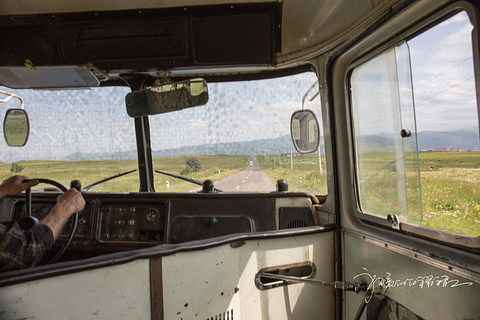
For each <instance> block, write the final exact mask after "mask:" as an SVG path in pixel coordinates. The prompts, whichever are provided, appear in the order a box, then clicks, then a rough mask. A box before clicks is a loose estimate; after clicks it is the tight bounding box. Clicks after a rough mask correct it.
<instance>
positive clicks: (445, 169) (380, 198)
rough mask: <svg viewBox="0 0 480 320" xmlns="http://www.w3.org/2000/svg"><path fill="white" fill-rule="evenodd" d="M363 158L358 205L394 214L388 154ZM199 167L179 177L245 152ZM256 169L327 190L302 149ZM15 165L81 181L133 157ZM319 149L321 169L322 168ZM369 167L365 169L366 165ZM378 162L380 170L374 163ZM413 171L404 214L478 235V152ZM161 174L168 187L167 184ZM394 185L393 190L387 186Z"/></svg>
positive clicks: (424, 158)
mask: <svg viewBox="0 0 480 320" xmlns="http://www.w3.org/2000/svg"><path fill="white" fill-rule="evenodd" d="M365 157H366V158H364V161H365V167H364V168H366V169H365V170H366V171H367V172H366V173H367V174H369V176H368V179H369V181H368V183H367V184H366V185H367V186H368V188H367V190H362V192H363V195H364V199H363V200H362V203H361V205H362V208H363V210H364V211H365V212H371V213H376V214H380V215H387V214H389V213H395V214H401V212H402V210H401V209H402V208H401V205H400V204H398V194H397V191H396V189H395V187H396V183H397V182H396V174H395V172H394V170H393V169H394V168H393V166H392V164H391V161H389V157H391V154H388V153H385V154H381V153H376V154H373V155H372V154H368V155H366V156H365ZM188 158H189V157H187V156H182V157H162V158H155V159H154V168H155V169H157V170H161V171H167V172H171V173H175V174H179V173H180V172H181V171H182V170H183V169H184V168H185V161H186V160H187V159H188ZM197 158H198V159H199V160H200V162H201V164H202V170H201V171H199V172H192V173H189V174H188V175H187V176H188V177H190V178H194V179H197V180H200V181H203V180H205V179H212V180H214V181H218V180H221V179H223V178H225V177H227V176H230V175H232V174H235V173H237V172H239V171H241V170H244V169H245V168H246V167H247V166H248V162H249V160H250V156H226V155H221V156H197ZM406 158H407V159H406V160H407V161H406V162H407V166H408V164H410V165H411V164H414V161H413V159H414V157H413V156H412V155H406ZM257 161H258V163H259V165H260V168H261V169H262V171H263V172H264V173H265V174H267V176H268V177H269V178H270V180H271V181H272V182H273V183H274V184H275V182H276V180H277V179H279V178H284V179H286V180H287V181H288V183H289V189H290V190H291V191H305V192H311V193H313V194H327V175H326V171H324V172H323V173H322V174H320V173H319V166H318V155H303V156H297V157H294V158H293V170H292V169H291V159H290V157H282V156H278V155H266V156H257ZM17 164H18V165H19V166H20V167H23V169H22V171H21V172H20V173H19V174H22V175H26V176H28V177H30V178H47V179H52V180H56V181H59V182H61V183H62V184H64V185H65V186H67V187H68V185H69V183H70V181H71V180H72V179H80V180H81V181H82V184H83V185H84V186H85V185H88V184H90V183H93V182H95V181H97V180H100V179H102V178H105V177H107V176H110V175H114V174H117V173H120V172H124V171H127V170H131V169H135V168H137V161H136V160H92V161H20V162H18V163H17ZM325 167H326V166H325V159H324V156H323V155H322V168H324V170H325ZM11 168H12V164H11V163H0V180H3V179H5V178H7V177H9V176H11V175H13V173H12V172H11V171H10V169H11ZM369 168H370V169H371V172H368V170H370V169H369ZM379 168H380V169H379ZM420 175H421V183H422V205H423V212H422V211H420V201H419V197H418V194H419V192H418V175H417V171H412V170H410V171H407V177H406V179H407V183H408V186H407V193H408V197H409V208H408V220H409V221H410V222H415V223H420V222H421V224H422V225H424V226H427V227H432V228H436V229H440V230H445V231H450V232H454V233H458V234H464V235H469V236H479V235H480V152H478V151H476V152H421V153H420ZM167 181H168V187H167ZM196 187H197V186H196V185H194V184H192V183H189V182H185V181H181V180H179V179H175V178H172V177H168V176H164V175H160V174H155V190H156V191H157V192H186V191H189V190H192V189H194V188H196ZM138 190H139V185H138V172H134V173H131V174H129V175H126V176H123V177H120V178H117V179H114V180H111V181H109V182H106V183H104V184H101V185H98V186H96V187H94V188H93V189H91V191H98V192H104V191H105V192H137V191H138ZM392 190H394V192H393V191H392Z"/></svg>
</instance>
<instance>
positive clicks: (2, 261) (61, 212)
mask: <svg viewBox="0 0 480 320" xmlns="http://www.w3.org/2000/svg"><path fill="white" fill-rule="evenodd" d="M27 179H28V178H27V177H22V176H14V177H10V178H8V179H6V180H5V181H4V182H3V183H2V184H1V185H0V196H1V197H4V196H6V195H15V194H17V193H19V192H21V191H23V190H25V189H27V188H28V187H26V188H25V186H27V185H30V186H33V185H36V184H38V181H36V182H35V181H34V182H32V184H29V182H26V183H22V181H24V180H27ZM15 192H16V193H15ZM1 197H0V198H1ZM84 206H85V201H84V199H83V197H82V195H81V193H80V192H78V191H77V190H75V189H70V190H68V191H67V192H66V193H65V194H63V195H61V196H59V197H58V198H57V204H56V205H55V207H54V208H53V209H52V210H51V211H50V213H49V214H48V215H47V216H46V217H45V218H44V219H43V220H42V221H41V222H40V223H39V224H38V225H36V226H34V227H32V228H30V229H29V230H21V229H20V227H19V225H18V224H17V223H16V222H13V221H10V222H7V223H1V224H0V271H7V270H13V269H21V268H27V267H33V266H35V265H36V264H37V263H38V262H39V261H40V259H41V258H42V257H43V255H44V253H45V252H46V251H47V250H48V249H49V248H50V247H51V246H52V245H53V242H54V240H55V239H57V238H58V235H59V234H60V232H61V231H62V229H63V227H64V225H65V223H66V221H67V220H68V218H69V217H70V216H71V215H72V214H74V213H75V212H78V211H81V210H82V209H83V208H84Z"/></svg>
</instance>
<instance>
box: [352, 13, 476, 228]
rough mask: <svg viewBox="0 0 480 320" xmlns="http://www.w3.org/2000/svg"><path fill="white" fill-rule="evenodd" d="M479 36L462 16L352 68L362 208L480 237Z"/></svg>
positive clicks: (454, 17)
mask: <svg viewBox="0 0 480 320" xmlns="http://www.w3.org/2000/svg"><path fill="white" fill-rule="evenodd" d="M472 30H473V26H472V24H471V23H470V20H469V17H468V15H467V13H466V12H460V13H458V14H456V15H454V16H452V17H451V18H449V19H447V20H445V21H444V22H442V23H440V24H438V25H437V26H435V27H433V28H431V29H430V30H428V31H426V32H424V33H422V34H420V35H419V36H417V37H415V38H413V39H411V40H409V41H408V42H406V43H403V44H401V45H399V46H397V47H396V48H392V49H390V50H389V51H387V52H384V53H382V54H380V55H379V56H377V57H375V58H374V59H372V60H370V61H368V62H366V63H364V64H362V65H361V66H359V67H357V68H355V70H354V71H353V73H352V77H351V84H352V109H353V125H354V134H355V144H356V145H355V147H356V162H357V177H358V186H357V188H358V190H359V191H358V193H359V202H360V205H361V209H362V210H363V211H364V212H366V213H372V214H378V215H385V214H389V213H391V214H400V215H403V221H409V222H414V223H419V224H422V225H424V226H427V227H431V228H435V229H439V230H445V231H449V232H452V233H458V234H463V235H469V236H478V235H480V192H479V190H478V189H479V188H478V186H479V185H480V143H479V141H480V138H479V125H478V123H479V116H478V103H477V98H476V86H475V75H474V67H473V58H472V57H473V54H472V53H473V49H472V48H473V47H472V40H471V39H472ZM410 60H411V61H410ZM412 84H413V85H412ZM412 88H413V89H412ZM399 132H400V135H398V133H399ZM399 136H400V137H401V138H399ZM400 145H402V148H400V147H399V146H400ZM401 149H403V151H400V150H401ZM402 166H403V167H402ZM415 168H416V171H417V172H415ZM406 218H408V219H406ZM400 220H401V221H402V219H400Z"/></svg>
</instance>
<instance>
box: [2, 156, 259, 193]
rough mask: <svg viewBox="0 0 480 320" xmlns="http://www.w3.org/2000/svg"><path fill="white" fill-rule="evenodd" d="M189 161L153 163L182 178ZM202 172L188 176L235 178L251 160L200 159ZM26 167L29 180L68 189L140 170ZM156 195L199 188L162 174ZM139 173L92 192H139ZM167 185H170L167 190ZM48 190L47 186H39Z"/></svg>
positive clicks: (95, 165) (121, 164)
mask: <svg viewBox="0 0 480 320" xmlns="http://www.w3.org/2000/svg"><path fill="white" fill-rule="evenodd" d="M188 158H189V157H187V156H182V157H162V158H155V159H154V160H153V163H154V168H155V169H157V170H161V171H166V172H171V173H175V174H179V173H180V171H181V170H182V169H184V168H185V166H186V165H185V161H186V160H187V159H188ZM197 158H198V159H199V160H200V162H201V164H202V170H201V171H199V172H192V173H190V174H188V177H189V178H194V179H197V180H200V181H203V180H205V179H212V180H214V181H216V180H220V179H223V178H224V177H227V176H229V175H232V174H235V173H237V172H239V171H241V170H243V169H245V168H246V167H247V166H248V162H249V160H250V157H249V156H223V155H222V156H197ZM17 164H18V165H20V166H21V167H23V169H22V171H21V172H19V173H18V174H21V175H25V176H28V177H29V178H31V179H33V178H46V179H51V180H55V181H58V182H60V183H62V184H63V185H64V186H66V187H68V186H69V185H70V181H71V180H74V179H79V180H81V182H82V185H83V186H86V185H88V184H91V183H93V182H95V181H98V180H100V179H102V178H106V177H108V176H111V175H115V174H118V173H120V172H125V171H128V170H132V169H136V168H137V166H138V165H137V160H88V161H41V160H38V161H19V162H17ZM11 167H12V164H11V163H0V180H1V181H3V180H4V179H5V178H7V177H9V176H11V175H13V173H12V172H11V171H10V169H11ZM154 179H155V191H157V192H184V191H188V190H190V189H193V188H195V187H196V185H195V184H192V183H190V182H186V181H182V180H179V179H176V178H172V177H168V176H165V175H161V174H155V177H154ZM138 180H139V178H138V172H133V173H131V174H128V175H125V176H122V177H119V178H116V179H114V180H110V181H107V182H105V183H102V184H100V185H97V186H95V187H93V188H92V189H91V191H97V192H138V190H139V183H138ZM166 181H168V182H169V187H167V183H166ZM39 187H45V186H41V185H40V186H39Z"/></svg>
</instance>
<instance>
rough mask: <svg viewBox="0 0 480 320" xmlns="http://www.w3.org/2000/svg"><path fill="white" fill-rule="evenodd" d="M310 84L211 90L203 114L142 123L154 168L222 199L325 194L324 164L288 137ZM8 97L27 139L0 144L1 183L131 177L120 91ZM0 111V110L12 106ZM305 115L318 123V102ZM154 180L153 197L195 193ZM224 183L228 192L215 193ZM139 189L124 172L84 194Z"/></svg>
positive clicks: (134, 176)
mask: <svg viewBox="0 0 480 320" xmlns="http://www.w3.org/2000/svg"><path fill="white" fill-rule="evenodd" d="M315 81H316V75H315V73H312V72H309V73H304V74H298V75H294V76H291V77H284V78H278V79H270V80H263V81H260V80H259V81H245V82H236V83H232V82H229V83H211V84H209V88H208V89H209V95H210V99H209V102H208V104H207V105H205V106H199V107H194V108H190V109H185V110H182V111H177V112H171V113H166V114H161V115H155V116H151V117H149V120H150V130H151V146H152V150H153V157H154V159H153V162H154V169H156V170H161V171H167V172H170V173H174V174H183V175H186V176H188V177H191V178H194V179H197V180H200V181H204V180H205V179H212V180H213V181H214V182H215V184H216V185H217V187H218V189H221V190H225V191H239V192H241V191H248V192H250V191H274V190H275V189H276V187H275V185H276V181H277V180H278V179H281V178H282V179H286V180H287V181H288V183H289V186H290V190H295V191H308V192H312V193H317V194H326V192H327V188H326V177H327V175H326V173H325V172H320V168H325V164H323V165H322V164H321V163H319V159H320V158H321V159H322V161H325V157H324V156H323V154H322V155H319V154H312V155H304V156H300V155H296V154H295V153H294V150H295V149H294V148H293V143H292V139H291V137H290V118H291V115H292V113H293V112H294V111H295V110H298V109H301V106H302V98H303V95H304V94H305V92H306V91H307V90H308V88H310V86H311V85H312V83H314V82H315ZM0 89H1V88H0ZM10 91H12V90H10ZM13 91H14V92H13V93H15V94H18V95H19V96H21V97H22V98H23V99H24V101H25V109H26V110H27V111H28V113H29V118H30V126H31V131H30V138H29V141H28V143H27V145H26V146H25V147H23V148H9V147H7V145H6V144H5V142H4V141H3V139H1V140H2V142H1V143H0V149H1V150H2V153H1V154H0V181H2V180H3V179H5V178H7V177H8V176H10V175H13V174H18V173H20V174H22V175H26V176H28V177H30V178H48V179H53V180H56V181H59V182H61V183H62V184H64V185H65V186H67V187H68V186H69V184H70V181H71V180H74V179H78V180H80V181H81V182H82V184H83V186H87V185H89V184H92V183H94V182H96V181H98V180H101V179H104V178H106V177H109V176H113V175H116V174H119V173H123V172H127V171H130V170H134V169H137V167H138V163H137V151H136V139H135V129H134V120H133V119H132V118H130V117H129V116H128V115H127V112H126V105H125V96H126V94H127V93H128V92H129V91H130V90H129V89H128V88H126V87H99V88H94V89H91V90H67V91H34V90H13ZM17 104H18V102H17ZM1 106H2V107H3V106H5V110H6V109H7V108H11V107H14V106H13V105H10V104H9V103H6V104H2V105H1ZM306 107H307V108H309V109H312V110H314V111H315V112H316V113H317V118H318V119H321V115H320V112H321V107H320V98H317V99H315V100H314V101H312V102H309V103H308V104H307V105H306ZM2 134H3V133H2ZM322 139H323V138H322ZM1 144H3V145H1ZM323 152H324V149H323V142H322V153H323ZM192 158H193V159H192ZM187 160H190V161H188V164H187ZM242 172H243V173H245V172H246V173H247V174H246V175H245V177H244V178H243V179H241V180H238V179H237V178H232V177H233V176H235V175H236V174H239V173H242ZM249 173H251V175H249ZM247 176H248V179H246V177H247ZM227 178H228V179H227ZM154 179H155V189H156V191H157V192H187V191H192V190H193V191H195V190H197V189H196V188H197V185H195V184H192V183H189V182H185V181H181V180H178V179H175V178H172V177H167V176H165V175H160V174H155V177H154ZM229 180H230V181H233V182H232V183H231V185H230V184H228V185H227V186H225V187H224V188H221V187H220V186H221V184H222V182H223V183H225V181H227V182H228V181H229ZM243 180H250V181H254V183H248V184H247V182H243ZM221 181H222V182H221ZM255 182H258V183H255ZM39 187H41V188H43V187H45V186H39ZM237 187H238V188H237ZM138 190H139V175H138V172H132V173H130V174H127V175H125V176H121V177H119V178H116V179H114V180H111V181H108V182H104V183H101V184H99V185H96V186H94V187H93V188H92V189H91V190H90V191H93V192H95V191H102V192H103V191H105V192H138Z"/></svg>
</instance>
